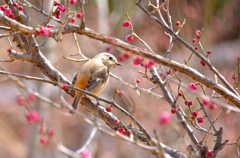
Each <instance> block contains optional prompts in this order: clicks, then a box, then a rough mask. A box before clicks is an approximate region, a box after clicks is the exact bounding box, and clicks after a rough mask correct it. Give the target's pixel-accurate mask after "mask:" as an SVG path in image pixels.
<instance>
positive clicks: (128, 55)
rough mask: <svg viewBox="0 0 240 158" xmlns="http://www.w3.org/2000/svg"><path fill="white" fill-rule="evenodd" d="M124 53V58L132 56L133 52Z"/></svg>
mask: <svg viewBox="0 0 240 158" xmlns="http://www.w3.org/2000/svg"><path fill="white" fill-rule="evenodd" d="M122 55H123V58H124V59H128V58H129V57H130V56H131V53H129V52H124V53H123V54H122Z"/></svg>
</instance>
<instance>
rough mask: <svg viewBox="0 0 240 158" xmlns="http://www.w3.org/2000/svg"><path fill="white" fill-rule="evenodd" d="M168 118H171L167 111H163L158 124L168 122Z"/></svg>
mask: <svg viewBox="0 0 240 158" xmlns="http://www.w3.org/2000/svg"><path fill="white" fill-rule="evenodd" d="M170 119H171V116H170V114H169V112H167V111H163V112H162V113H161V114H160V117H159V123H160V124H166V123H168V122H169V121H170Z"/></svg>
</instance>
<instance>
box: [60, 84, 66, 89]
mask: <svg viewBox="0 0 240 158" xmlns="http://www.w3.org/2000/svg"><path fill="white" fill-rule="evenodd" d="M60 88H62V89H67V88H68V84H66V83H62V84H61V85H60Z"/></svg>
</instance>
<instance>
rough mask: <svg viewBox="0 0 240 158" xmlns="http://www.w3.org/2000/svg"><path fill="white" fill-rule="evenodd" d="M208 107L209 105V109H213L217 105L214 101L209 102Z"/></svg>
mask: <svg viewBox="0 0 240 158" xmlns="http://www.w3.org/2000/svg"><path fill="white" fill-rule="evenodd" d="M208 107H209V109H210V110H215V109H216V108H217V105H216V104H214V103H211V104H209V106H208Z"/></svg>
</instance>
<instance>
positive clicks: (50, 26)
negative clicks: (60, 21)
mask: <svg viewBox="0 0 240 158" xmlns="http://www.w3.org/2000/svg"><path fill="white" fill-rule="evenodd" d="M46 27H47V28H54V27H55V26H54V25H52V24H47V25H46Z"/></svg>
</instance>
